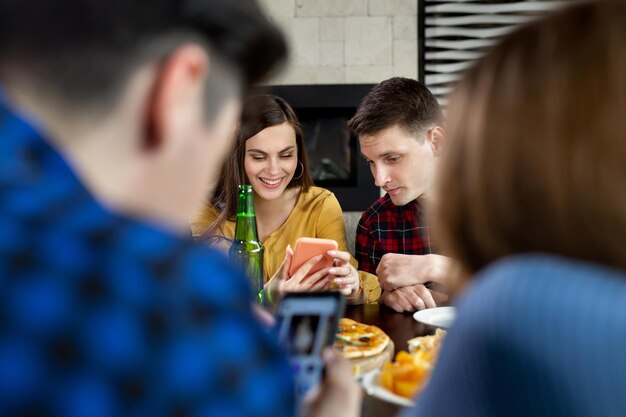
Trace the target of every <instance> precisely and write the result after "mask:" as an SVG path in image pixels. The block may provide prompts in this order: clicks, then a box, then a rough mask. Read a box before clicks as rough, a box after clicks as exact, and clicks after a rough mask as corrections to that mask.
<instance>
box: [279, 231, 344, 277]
mask: <svg viewBox="0 0 626 417" xmlns="http://www.w3.org/2000/svg"><path fill="white" fill-rule="evenodd" d="M337 248H338V245H337V241H335V240H332V239H319V238H314V237H301V238H300V239H298V240H297V241H296V247H295V248H294V252H293V259H292V260H291V266H290V267H289V276H293V274H295V273H296V271H297V270H298V269H300V267H301V266H302V265H303V264H304V263H305V262H306V261H308V260H309V259H311V258H312V257H314V256H317V255H322V259H321V260H320V261H319V262H318V263H316V264H315V265H313V267H312V268H311V270H310V271H309V275H311V274H313V273H315V272H317V271H319V270H321V269H323V268H330V267H331V266H333V261H334V259H333V257H332V256H330V255H328V251H329V250H337Z"/></svg>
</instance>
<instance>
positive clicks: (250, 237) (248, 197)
mask: <svg viewBox="0 0 626 417" xmlns="http://www.w3.org/2000/svg"><path fill="white" fill-rule="evenodd" d="M235 239H236V240H243V241H258V233H257V228H256V215H255V213H254V201H253V194H252V190H245V191H243V192H240V193H239V203H238V206H237V224H236V226H235Z"/></svg>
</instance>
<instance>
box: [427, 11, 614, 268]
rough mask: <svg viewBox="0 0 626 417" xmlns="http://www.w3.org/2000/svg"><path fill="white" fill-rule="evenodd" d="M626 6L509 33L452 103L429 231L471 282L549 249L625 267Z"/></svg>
mask: <svg viewBox="0 0 626 417" xmlns="http://www.w3.org/2000/svg"><path fill="white" fill-rule="evenodd" d="M625 22H626V3H624V2H619V1H613V2H606V1H595V2H591V3H584V4H578V5H574V6H572V7H570V8H567V9H565V10H562V11H559V12H556V13H553V14H552V15H550V16H549V17H547V18H545V19H543V20H541V21H536V22H534V23H531V24H528V25H526V26H524V27H522V28H521V29H519V30H517V31H515V32H514V33H512V34H510V35H509V36H507V37H506V38H505V39H504V40H503V41H502V42H501V43H499V44H498V45H497V46H496V47H494V48H493V49H492V50H491V51H490V52H489V53H488V54H487V55H486V56H485V57H484V58H483V59H481V60H480V61H479V62H478V63H477V64H476V65H475V66H474V67H473V68H472V69H471V70H470V71H469V72H468V74H466V76H465V78H464V80H463V82H462V83H461V84H460V85H459V87H458V89H457V91H456V93H454V94H453V95H452V96H451V99H450V103H451V107H450V108H449V114H448V124H447V129H446V132H447V140H448V143H447V146H448V147H447V150H446V153H447V155H445V156H444V158H443V161H442V166H441V168H442V170H441V172H440V176H439V178H438V186H437V196H438V198H437V206H436V210H435V211H434V217H435V227H434V228H435V231H436V233H438V236H439V239H440V240H441V243H442V245H443V248H444V250H445V251H446V252H447V253H448V254H450V255H451V256H453V257H454V258H456V259H458V260H459V261H460V263H461V265H462V267H463V269H464V271H465V272H466V273H474V272H476V271H478V270H479V269H481V268H483V267H484V266H486V265H487V264H489V263H491V262H493V261H494V260H496V259H498V258H501V257H504V256H507V255H512V254H517V253H528V252H544V253H551V254H556V255H559V256H564V257H570V258H575V259H581V260H587V261H591V262H597V263H601V264H605V265H609V266H613V267H618V268H623V269H626V243H625V242H626V191H625V190H626V72H625V71H626V41H625V40H626V24H625Z"/></svg>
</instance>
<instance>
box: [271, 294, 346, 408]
mask: <svg viewBox="0 0 626 417" xmlns="http://www.w3.org/2000/svg"><path fill="white" fill-rule="evenodd" d="M344 308H345V299H344V297H343V296H341V295H340V294H338V293H302V294H289V295H287V296H286V297H285V298H284V299H283V300H282V301H281V302H280V304H279V306H278V310H277V319H278V332H279V334H278V335H279V339H280V341H281V343H282V345H283V346H284V348H285V349H286V350H287V353H288V354H289V361H290V363H291V367H292V370H293V373H294V378H295V383H296V386H295V389H296V398H297V400H298V402H301V401H302V399H303V398H304V396H305V395H306V394H307V392H309V390H310V389H311V388H313V387H315V386H316V385H317V384H319V382H320V381H321V379H322V375H323V369H324V362H323V359H322V351H323V349H324V348H325V347H326V346H330V345H332V344H333V342H334V338H335V332H336V331H337V323H338V321H339V318H340V317H341V316H342V315H343V311H344Z"/></svg>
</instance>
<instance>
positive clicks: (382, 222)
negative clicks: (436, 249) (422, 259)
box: [355, 194, 433, 275]
mask: <svg viewBox="0 0 626 417" xmlns="http://www.w3.org/2000/svg"><path fill="white" fill-rule="evenodd" d="M386 253H401V254H404V255H426V254H429V253H433V248H432V247H431V243H430V235H429V232H428V225H427V224H426V219H425V215H424V209H423V207H421V206H420V205H419V204H418V203H417V201H412V202H410V203H408V204H406V205H404V206H396V205H395V204H393V202H392V201H391V198H390V197H389V194H385V195H384V196H382V197H381V198H379V199H378V200H377V201H376V202H375V203H374V204H372V205H371V206H370V208H369V209H367V211H365V212H364V213H363V215H362V216H361V220H359V225H358V227H357V229H356V242H355V257H356V259H357V261H359V269H360V270H362V271H367V272H369V273H371V274H374V275H375V274H376V267H378V263H379V262H380V258H382V257H383V255H384V254H386Z"/></svg>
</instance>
